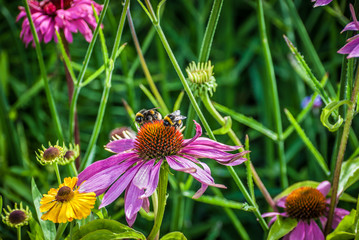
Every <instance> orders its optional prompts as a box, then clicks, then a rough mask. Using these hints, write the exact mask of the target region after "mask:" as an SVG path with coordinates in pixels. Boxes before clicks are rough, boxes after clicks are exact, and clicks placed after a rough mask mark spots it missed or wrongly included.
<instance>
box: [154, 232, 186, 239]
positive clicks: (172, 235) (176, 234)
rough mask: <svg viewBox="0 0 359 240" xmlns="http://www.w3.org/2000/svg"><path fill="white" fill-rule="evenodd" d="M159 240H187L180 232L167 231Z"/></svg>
mask: <svg viewBox="0 0 359 240" xmlns="http://www.w3.org/2000/svg"><path fill="white" fill-rule="evenodd" d="M160 240H187V238H186V237H185V236H184V235H183V233H181V232H171V233H167V234H166V235H164V236H163V237H161V239H160Z"/></svg>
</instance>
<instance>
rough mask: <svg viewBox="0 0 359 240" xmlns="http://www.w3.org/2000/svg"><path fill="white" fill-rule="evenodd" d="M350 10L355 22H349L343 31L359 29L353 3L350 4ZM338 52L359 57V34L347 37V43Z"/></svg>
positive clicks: (349, 56)
mask: <svg viewBox="0 0 359 240" xmlns="http://www.w3.org/2000/svg"><path fill="white" fill-rule="evenodd" d="M349 7H350V12H351V14H352V17H353V22H350V23H348V24H347V25H346V26H345V27H344V29H343V31H342V32H345V31H359V22H358V20H357V18H356V16H355V11H354V7H353V5H351V4H350V5H349ZM338 53H340V54H349V55H348V57H347V58H352V57H359V34H357V35H355V36H353V37H351V38H349V39H347V44H345V45H344V47H342V48H341V49H339V51H338Z"/></svg>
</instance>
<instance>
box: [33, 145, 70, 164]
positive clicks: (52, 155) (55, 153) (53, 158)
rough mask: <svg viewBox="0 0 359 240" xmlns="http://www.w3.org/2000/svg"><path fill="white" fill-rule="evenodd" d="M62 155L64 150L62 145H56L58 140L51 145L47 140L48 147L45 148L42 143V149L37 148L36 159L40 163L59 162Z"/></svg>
mask: <svg viewBox="0 0 359 240" xmlns="http://www.w3.org/2000/svg"><path fill="white" fill-rule="evenodd" d="M64 155H65V150H64V148H63V147H61V146H59V145H58V142H57V143H56V145H54V146H52V145H51V143H50V142H49V147H48V148H45V147H44V145H42V150H41V149H38V152H37V153H36V159H37V161H39V163H40V164H41V165H48V164H53V163H59V162H61V161H62V159H63V157H64Z"/></svg>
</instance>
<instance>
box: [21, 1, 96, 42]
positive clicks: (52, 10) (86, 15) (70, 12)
mask: <svg viewBox="0 0 359 240" xmlns="http://www.w3.org/2000/svg"><path fill="white" fill-rule="evenodd" d="M27 1H28V3H29V7H30V12H31V16H32V19H33V21H34V25H35V28H36V32H37V35H38V37H39V41H40V42H41V41H44V42H45V43H48V42H50V41H51V40H52V39H54V40H55V42H57V37H56V33H55V30H57V31H59V32H60V30H62V31H63V33H64V35H65V38H66V40H67V41H68V42H70V43H71V42H72V33H77V32H78V31H79V32H80V33H81V34H82V35H83V36H84V37H85V39H86V41H88V42H90V41H91V39H92V30H91V28H93V29H95V28H96V26H97V24H96V19H95V17H94V15H93V11H92V6H91V4H93V5H94V7H95V10H96V12H97V13H99V12H100V11H101V10H102V6H101V5H99V4H97V3H96V2H94V1H92V0H43V1H41V2H38V1H36V0H27ZM19 9H20V14H19V15H18V16H17V19H16V21H19V20H20V19H21V18H24V21H23V22H22V30H21V33H20V37H21V38H22V39H23V41H24V43H25V44H26V46H28V44H29V43H30V42H33V43H32V45H33V46H35V43H34V40H33V36H32V33H31V29H30V24H29V20H28V19H27V17H26V11H25V8H24V7H19ZM90 27H91V28H90Z"/></svg>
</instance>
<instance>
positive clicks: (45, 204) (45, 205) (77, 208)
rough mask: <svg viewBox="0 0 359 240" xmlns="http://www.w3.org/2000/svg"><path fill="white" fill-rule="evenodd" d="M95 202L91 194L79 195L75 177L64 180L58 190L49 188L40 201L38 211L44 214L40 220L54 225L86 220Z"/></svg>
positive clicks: (93, 195)
mask: <svg viewBox="0 0 359 240" xmlns="http://www.w3.org/2000/svg"><path fill="white" fill-rule="evenodd" d="M95 202H96V194H95V193H93V192H87V193H80V192H79V190H78V187H77V177H73V178H70V177H68V178H65V179H64V183H62V184H61V185H60V186H59V188H57V189H55V188H51V189H50V191H49V192H48V193H47V194H44V196H43V198H42V199H41V201H40V204H41V206H40V211H41V212H46V213H44V214H43V215H42V216H41V219H42V220H50V221H52V222H54V223H65V222H71V221H72V220H73V219H82V218H86V217H87V216H88V215H90V213H91V209H92V208H93V207H94V205H95Z"/></svg>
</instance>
